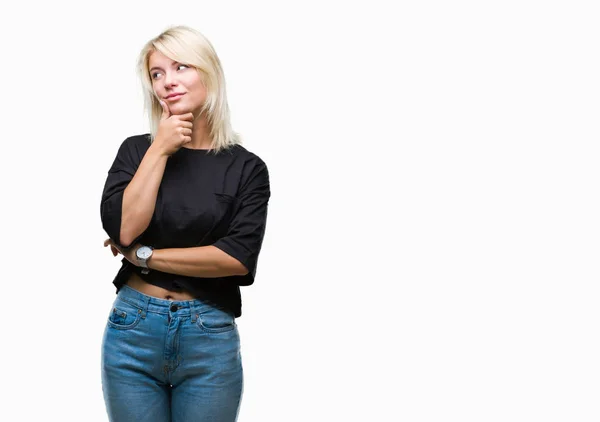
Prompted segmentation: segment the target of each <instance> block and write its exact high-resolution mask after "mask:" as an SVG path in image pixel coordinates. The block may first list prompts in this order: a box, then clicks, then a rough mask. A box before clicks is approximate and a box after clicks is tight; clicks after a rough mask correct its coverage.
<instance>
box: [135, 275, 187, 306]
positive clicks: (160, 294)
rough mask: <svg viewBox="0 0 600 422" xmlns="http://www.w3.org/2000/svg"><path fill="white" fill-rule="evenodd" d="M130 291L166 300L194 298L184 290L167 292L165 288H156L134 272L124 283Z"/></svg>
mask: <svg viewBox="0 0 600 422" xmlns="http://www.w3.org/2000/svg"><path fill="white" fill-rule="evenodd" d="M125 284H126V285H128V286H129V287H131V288H132V289H135V290H137V291H138V292H140V293H143V294H145V295H148V296H153V297H156V298H159V299H166V300H193V299H196V296H195V295H194V294H192V293H190V292H188V291H186V290H185V289H182V288H179V289H178V291H173V290H169V289H167V288H165V287H161V286H157V285H156V284H152V283H149V282H147V281H146V280H144V279H143V278H142V277H140V275H138V274H137V273H136V272H135V271H133V272H131V274H130V275H129V278H128V279H127V281H126V282H125Z"/></svg>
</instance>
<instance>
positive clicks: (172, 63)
mask: <svg viewBox="0 0 600 422" xmlns="http://www.w3.org/2000/svg"><path fill="white" fill-rule="evenodd" d="M177 63H179V62H176V61H172V62H171V66H173V65H174V64H177ZM154 69H158V70H162V67H160V66H153V67H151V68H150V70H149V72H152V71H153V70H154Z"/></svg>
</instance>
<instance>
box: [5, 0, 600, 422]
mask: <svg viewBox="0 0 600 422" xmlns="http://www.w3.org/2000/svg"><path fill="white" fill-rule="evenodd" d="M593 3H594V2H591V1H590V2H582V1H568V2H567V1H562V2H561V1H524V0H519V1H503V2H500V1H497V2H489V1H487V2H482V1H454V2H445V1H410V2H391V1H390V2H382V1H381V2H378V1H366V2H341V1H340V2H333V1H320V2H313V3H311V2H307V1H302V2H283V1H282V2H272V3H266V2H237V3H234V2H225V1H223V2H216V1H210V2H205V1H198V0H196V1H162V2H152V1H143V2H130V1H120V2H113V3H111V2H101V3H97V4H96V5H89V4H88V3H87V2H81V3H72V4H68V3H66V2H37V3H31V2H29V3H18V5H16V4H15V5H4V6H2V10H0V16H1V17H0V35H1V38H0V39H1V42H2V55H1V56H0V59H1V61H2V63H1V66H0V68H1V72H0V81H1V86H0V92H1V94H2V98H3V99H2V101H1V103H0V120H1V132H0V141H1V142H2V150H1V152H0V160H1V163H2V165H1V166H0V176H1V177H0V180H1V182H0V183H1V189H2V190H1V192H2V206H1V207H0V212H1V218H0V224H1V227H0V228H1V229H2V232H1V233H2V239H3V241H2V252H1V261H2V264H3V265H2V275H1V279H2V281H3V289H2V292H3V295H2V299H1V301H2V302H1V303H2V316H3V318H2V321H3V332H2V334H3V335H2V347H1V348H0V350H1V352H0V353H2V379H3V384H4V388H3V400H2V406H0V412H2V413H3V415H1V416H0V419H2V420H11V421H12V420H14V421H32V420H57V421H58V420H60V421H86V422H87V421H105V420H107V418H106V413H105V410H104V402H103V399H102V390H101V384H100V343H101V337H102V333H103V330H104V326H105V323H106V317H107V315H108V311H109V309H110V305H111V303H112V301H113V300H114V295H115V290H114V286H113V285H112V283H111V281H112V279H113V278H114V276H115V274H116V271H117V270H118V268H119V267H120V262H119V259H118V258H113V257H112V255H111V253H110V251H109V250H108V249H105V248H103V247H102V242H103V241H104V239H105V238H106V235H105V233H104V232H103V230H102V227H101V222H100V195H101V191H102V188H103V184H104V181H105V177H106V172H107V170H108V168H109V167H110V165H111V163H112V160H113V159H114V156H115V154H116V151H117V148H118V146H119V145H120V143H121V142H122V141H123V140H124V139H125V138H126V137H127V136H130V135H133V134H139V133H144V132H146V131H147V123H146V118H145V116H144V114H143V110H142V96H141V89H140V85H139V82H138V81H137V79H136V75H135V60H136V58H137V54H138V53H139V50H140V49H141V47H142V46H143V44H144V43H145V42H146V41H147V40H148V39H150V38H152V37H154V36H156V35H157V34H159V33H160V32H161V31H162V30H164V29H166V27H167V26H169V25H172V24H185V25H190V26H193V27H195V28H196V29H199V30H200V31H202V32H203V33H204V34H205V35H206V36H207V37H208V38H209V39H210V40H211V41H212V42H213V44H214V46H215V48H216V49H217V52H218V54H219V56H220V58H221V60H222V63H223V66H224V69H225V76H226V79H227V89H228V98H229V103H230V107H231V111H232V118H233V124H234V128H235V129H236V130H237V131H239V132H241V133H242V134H243V136H244V139H245V146H246V147H247V148H248V149H250V150H251V151H253V152H255V153H256V154H258V155H259V156H260V157H261V158H263V160H264V161H265V162H266V163H267V165H268V166H269V170H270V175H271V189H272V198H271V202H270V209H269V222H268V228H267V235H266V237H265V241H264V245H263V251H262V253H261V258H260V260H259V267H258V273H257V280H256V283H255V284H254V285H253V286H251V287H248V288H244V289H243V291H242V294H243V303H244V305H243V316H242V317H241V318H239V319H238V325H239V329H240V333H241V339H242V353H243V361H244V368H245V389H244V397H243V400H242V407H241V411H240V417H239V420H240V421H241V422H253V421H260V422H263V421H279V422H281V421H286V422H287V421H411V422H417V421H436V422H437V421H454V420H456V421H461V422H466V421H477V422H480V421H486V422H487V421H511V422H513V421H528V422H529V421H545V422H546V421H578V422H583V421H598V420H599V418H600V408H599V405H598V395H599V394H600V382H599V379H600V364H599V362H600V359H599V358H598V357H599V356H600V347H599V346H600V341H599V330H598V321H599V317H600V315H599V308H600V307H599V305H598V299H599V298H598V294H599V293H600V288H599V286H598V253H599V246H598V245H599V239H600V225H599V215H600V213H599V211H600V209H599V208H600V202H599V200H598V181H599V180H600V179H599V177H600V169H599V165H598V158H599V157H598V155H599V152H600V146H599V144H598V140H599V137H598V135H599V125H598V117H599V112H600V95H599V94H600V83H599V75H600V60H599V57H600V55H599V54H598V50H599V45H598V41H599V40H600V27H599V25H598V19H599V17H600V16H599V15H598V11H597V10H596V9H595V8H594V7H593V6H592V5H593ZM9 415H10V416H9Z"/></svg>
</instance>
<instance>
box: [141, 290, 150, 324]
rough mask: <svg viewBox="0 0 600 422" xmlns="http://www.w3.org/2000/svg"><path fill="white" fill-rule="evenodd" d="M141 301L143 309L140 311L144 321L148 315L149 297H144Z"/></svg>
mask: <svg viewBox="0 0 600 422" xmlns="http://www.w3.org/2000/svg"><path fill="white" fill-rule="evenodd" d="M142 301H143V303H144V308H143V309H142V318H144V319H145V318H146V314H147V313H148V307H149V304H150V296H146V295H144V296H143V299H142Z"/></svg>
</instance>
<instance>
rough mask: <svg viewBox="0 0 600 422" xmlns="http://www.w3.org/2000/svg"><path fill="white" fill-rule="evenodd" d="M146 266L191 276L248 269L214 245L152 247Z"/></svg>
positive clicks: (243, 273) (225, 273) (231, 273)
mask: <svg viewBox="0 0 600 422" xmlns="http://www.w3.org/2000/svg"><path fill="white" fill-rule="evenodd" d="M134 253H135V252H134ZM148 268H150V270H157V271H162V272H165V273H171V274H179V275H185V276H191V277H228V276H232V275H246V274H248V269H247V268H246V267H245V266H244V265H242V263H241V262H240V261H238V260H237V259H235V258H233V257H232V256H231V255H228V254H227V253H225V252H223V251H222V250H221V249H219V248H217V247H215V246H198V247H192V248H169V249H154V251H153V253H152V258H150V259H149V260H148Z"/></svg>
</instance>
